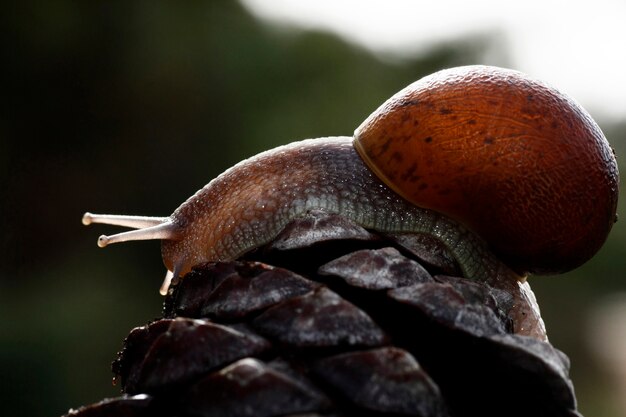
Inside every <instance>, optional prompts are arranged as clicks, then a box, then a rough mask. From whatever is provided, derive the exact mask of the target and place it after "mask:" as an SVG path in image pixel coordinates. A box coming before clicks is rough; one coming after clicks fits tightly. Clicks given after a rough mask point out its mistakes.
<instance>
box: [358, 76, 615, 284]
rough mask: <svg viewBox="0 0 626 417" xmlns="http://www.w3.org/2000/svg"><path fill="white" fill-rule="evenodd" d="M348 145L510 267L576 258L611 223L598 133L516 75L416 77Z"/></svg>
mask: <svg viewBox="0 0 626 417" xmlns="http://www.w3.org/2000/svg"><path fill="white" fill-rule="evenodd" d="M354 143H355V147H356V149H357V151H358V152H359V154H360V155H361V157H362V158H363V159H364V160H365V161H366V163H367V165H368V166H369V167H370V168H371V169H372V170H373V171H375V172H376V173H377V175H378V176H379V177H380V178H381V179H382V180H383V181H385V183H387V184H388V185H389V186H390V187H391V188H393V189H394V190H395V191H396V192H398V193H399V194H400V195H402V196H403V197H405V198H406V199H408V200H410V201H411V202H413V203H414V204H416V205H418V206H420V207H424V208H429V209H433V210H437V211H439V212H442V213H444V214H446V215H448V216H450V217H452V218H454V219H456V220H457V221H459V222H461V223H464V224H465V225H466V226H468V227H469V228H470V229H473V230H474V231H476V232H477V233H478V234H479V235H481V236H483V238H484V239H485V240H486V241H487V243H488V244H489V245H490V247H491V248H492V250H493V251H494V252H495V253H496V254H498V255H499V256H500V257H501V258H502V259H503V260H504V261H505V262H507V263H508V264H509V266H511V267H513V268H514V269H516V270H518V271H519V272H537V273H555V272H564V271H567V270H570V269H573V268H575V267H577V266H579V265H581V264H582V263H584V262H585V261H587V260H588V259H589V258H591V257H592V256H593V255H594V254H595V253H596V252H597V250H598V249H599V248H600V246H601V245H602V244H603V243H604V241H605V239H606V237H607V235H608V233H609V231H610V229H611V227H612V225H613V223H614V221H615V218H616V214H615V213H616V206H617V196H618V185H619V184H618V182H619V179H618V169H617V163H616V161H615V157H614V155H613V151H612V149H611V148H610V146H609V144H608V142H607V140H606V139H605V137H604V135H603V134H602V131H601V130H600V128H599V127H598V126H597V124H596V123H595V122H594V121H593V120H592V118H591V117H590V116H589V114H588V113H587V112H586V111H585V110H584V109H583V108H582V107H581V106H580V105H578V104H577V103H576V102H575V101H573V100H572V99H571V98H569V97H568V96H566V95H565V94H563V93H561V92H559V91H557V90H555V89H554V88H551V87H549V86H546V85H545V84H542V83H540V82H537V81H534V80H532V79H530V78H528V77H527V76H525V75H524V74H521V73H519V72H515V71H511V70H505V69H501V68H495V67H485V66H469V67H459V68H454V69H451V70H445V71H440V72H437V73H435V74H433V75H431V76H428V77H425V78H422V79H421V80H419V81H417V82H415V83H413V84H411V85H409V86H408V87H407V88H405V89H404V90H402V91H400V92H399V93H397V94H396V95H394V96H393V97H391V98H390V99H389V100H388V101H387V102H385V103H384V104H383V105H382V106H381V107H380V108H378V109H377V110H376V111H375V112H374V113H373V114H372V115H371V116H370V117H368V118H367V119H366V120H365V121H364V122H363V124H361V126H359V128H358V129H357V130H356V132H355V139H354Z"/></svg>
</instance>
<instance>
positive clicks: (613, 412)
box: [0, 1, 626, 417]
mask: <svg viewBox="0 0 626 417" xmlns="http://www.w3.org/2000/svg"><path fill="white" fill-rule="evenodd" d="M253 3H254V2H252V1H248V2H246V3H245V4H242V3H239V2H235V1H206V2H201V1H189V2H150V1H137V2H123V1H105V2H98V1H93V2H91V1H90V2H72V1H39V2H36V1H28V2H16V3H15V4H13V5H7V4H5V5H4V6H2V13H0V30H1V31H2V36H0V53H1V59H2V72H3V75H4V76H3V83H2V85H3V88H2V98H3V100H2V112H1V114H0V192H1V195H0V261H1V262H0V265H1V267H0V323H1V327H0V410H1V411H0V414H2V415H6V416H33V417H37V416H55V415H61V414H63V413H64V412H66V411H67V410H68V408H70V407H78V406H80V405H83V404H88V403H92V402H96V401H98V400H100V399H102V398H105V397H111V396H115V395H118V392H119V391H118V388H117V387H114V386H112V383H111V377H112V375H111V373H110V370H109V364H110V362H111V360H112V359H113V358H114V357H115V353H116V351H117V350H118V349H119V348H120V347H121V346H122V340H123V339H124V337H125V336H126V335H127V334H128V332H129V330H130V329H131V328H132V327H135V326H138V325H142V324H145V323H146V322H147V321H149V320H151V319H152V318H154V317H156V316H157V315H158V314H159V312H160V309H161V303H162V298H161V297H160V296H159V294H158V292H157V290H158V286H159V285H160V282H161V279H162V277H163V274H164V272H165V270H164V267H163V265H162V262H161V257H160V248H159V243H158V242H142V243H135V244H127V245H119V246H112V247H110V248H107V249H106V250H105V251H102V250H99V249H98V248H97V247H96V245H95V241H96V237H97V236H98V235H99V234H101V233H103V232H105V231H108V232H110V231H112V229H110V228H109V229H106V228H105V227H97V226H94V227H93V228H89V229H86V228H84V227H83V226H82V225H81V222H80V219H81V216H82V214H83V212H85V211H86V210H91V211H94V212H111V213H123V214H145V215H168V214H170V213H171V212H172V211H173V210H174V209H175V208H176V207H177V206H178V205H179V204H180V203H181V202H182V201H184V200H185V199H186V198H187V197H188V196H189V195H191V194H192V193H193V192H195V191H196V190H197V189H199V188H200V187H201V186H203V185H204V184H205V183H206V182H208V180H210V179H211V178H213V177H215V176H216V175H218V174H219V173H220V172H222V171H223V170H224V169H226V168H228V167H229V166H231V165H233V164H234V163H236V162H237V161H239V160H241V159H242V158H244V157H247V156H251V155H253V154H255V153H257V152H259V151H262V150H265V149H268V148H271V147H274V146H277V145H280V144H285V143H288V142H291V141H294V140H297V139H303V138H309V137H321V136H327V135H350V134H351V132H352V131H353V130H354V128H355V127H356V126H358V125H359V124H360V122H361V121H362V120H363V119H364V118H365V117H366V116H367V115H368V114H369V113H370V112H371V111H373V110H374V109H375V108H376V107H377V106H378V105H379V104H380V103H382V102H383V101H384V100H385V99H387V98H388V97H389V96H391V95H392V94H393V93H395V92H396V91H397V90H399V89H400V88H402V87H404V86H405V85H406V84H408V83H410V82H412V81H414V80H416V79H418V78H420V77H421V76H423V75H426V74H428V73H431V72H434V71H436V70H438V69H441V68H445V67H450V66H456V65H464V64H477V63H480V64H491V65H500V66H507V67H513V68H518V69H522V70H528V68H527V66H525V62H524V61H521V60H520V58H519V57H518V55H517V54H516V53H515V52H516V51H517V49H516V48H523V45H524V44H523V42H522V43H520V41H519V39H518V40H517V41H516V42H509V41H508V40H507V38H506V36H504V35H503V33H504V32H503V31H502V28H497V27H495V28H493V27H487V26H484V27H482V26H480V24H478V25H475V27H474V28H473V30H471V31H469V32H463V31H459V30H458V24H457V21H456V20H454V19H452V20H450V22H449V24H448V26H449V29H450V30H449V33H448V34H447V36H442V37H440V38H438V39H434V40H433V39H431V38H428V37H427V36H426V35H424V34H422V35H419V34H418V35H417V36H416V37H414V38H410V39H408V38H400V39H398V41H397V43H396V44H395V45H402V46H403V48H402V49H401V50H400V49H397V50H393V49H394V48H387V49H385V47H384V45H382V46H381V45H380V44H379V45H374V46H372V47H368V45H367V42H364V43H361V42H360V41H359V39H358V38H357V37H353V38H351V37H350V36H346V35H345V33H344V32H342V31H341V30H337V31H334V32H333V30H332V28H330V27H325V26H324V25H319V24H318V25H315V24H311V25H308V26H307V27H306V28H305V27H304V26H302V25H303V23H301V22H300V23H298V22H295V21H292V22H291V23H290V22H289V20H288V19H285V18H284V17H283V18H281V17H280V16H279V17H276V16H278V15H274V17H272V14H271V12H268V11H267V10H262V11H260V10H261V9H257V8H255V6H254V4H253ZM278 3H280V2H278ZM321 3H325V2H321ZM393 3H394V2H393V1H392V2H379V3H377V4H376V5H375V6H371V7H380V8H384V7H387V6H385V5H386V4H391V5H393ZM547 3H550V2H547ZM559 3H560V4H561V6H562V7H563V8H564V10H565V8H572V7H578V6H576V5H572V4H570V3H569V2H559ZM279 6H280V5H279ZM250 7H253V8H252V9H250ZM322 7H327V8H330V7H333V6H332V5H331V3H330V2H329V3H328V5H327V6H324V5H323V4H322ZM363 7H370V6H363ZM519 7H522V5H521V4H520V5H519ZM251 10H254V12H252V11H251ZM585 10H586V9H585ZM448 12H450V13H453V12H454V10H449V11H448ZM515 12H516V11H515V10H512V11H511V13H515ZM539 12H540V11H539V10H538V11H537V13H539ZM308 13H309V12H308V11H303V12H302V13H300V15H303V14H304V15H306V14H308ZM396 13H398V15H401V14H406V13H403V12H402V11H401V10H396ZM603 13H604V15H603ZM296 14H297V13H296ZM381 15H382V13H381ZM259 16H261V17H259ZM588 16H589V19H590V20H594V21H598V20H600V21H602V19H604V17H606V18H607V19H608V18H609V17H610V18H611V19H612V20H611V21H613V20H614V19H615V16H614V14H611V13H610V12H609V11H607V10H603V9H602V8H599V9H590V10H588ZM432 18H433V19H441V18H440V17H437V16H433V17H432ZM619 18H620V19H622V20H624V19H626V16H621V17H619ZM344 19H345V17H344ZM554 20H555V24H557V23H558V24H559V25H560V26H559V27H560V30H561V31H562V32H564V33H565V35H566V36H563V37H562V39H570V40H571V39H575V38H574V37H573V36H572V37H569V36H567V33H568V32H567V31H571V33H572V34H573V33H575V32H576V33H578V31H581V30H582V31H584V30H588V29H589V27H585V26H583V27H579V26H576V25H571V27H570V26H569V25H568V23H567V21H563V20H562V19H560V18H559V16H554ZM294 22H295V23H294ZM441 23H442V26H443V27H444V28H445V26H446V21H445V20H444V21H443V22H441ZM479 23H480V22H479ZM504 23H505V24H506V22H504ZM527 23H528V28H529V31H528V36H529V37H530V36H531V35H532V36H533V38H534V39H535V40H536V38H537V37H538V36H539V37H541V34H537V33H535V32H533V30H532V28H533V24H532V21H529V22H527ZM305 26H306V25H305ZM362 26H364V30H367V24H365V25H362ZM372 27H373V25H372ZM340 29H341V28H340ZM372 30H373V29H372ZM588 36H591V33H590V34H588ZM594 39H596V38H594ZM522 40H523V39H522ZM545 41H546V42H548V41H549V39H546V40H545ZM622 41H623V39H615V38H611V37H605V38H602V37H600V39H597V40H596V41H594V42H595V43H593V45H592V46H591V47H590V46H589V45H584V48H575V47H574V48H572V45H569V44H567V45H565V44H563V45H560V48H559V45H558V44H555V45H553V46H554V51H555V54H556V53H557V51H558V52H559V53H560V54H561V55H559V56H558V59H556V61H557V62H555V64H556V66H555V67H556V68H557V70H556V72H553V73H552V75H550V76H549V77H548V78H550V79H549V80H548V81H549V82H551V83H552V84H555V85H557V86H561V85H560V83H559V79H560V76H559V74H562V77H563V79H564V80H566V79H567V80H568V83H566V84H567V86H568V87H569V88H568V89H566V91H570V90H572V87H571V86H572V85H573V86H577V85H578V84H580V85H581V86H582V87H583V89H586V90H589V91H592V92H593V91H596V89H595V87H594V85H595V84H594V83H600V81H602V82H604V81H605V80H604V78H606V77H603V76H602V74H601V73H600V74H593V73H589V74H588V75H587V76H582V77H581V76H578V77H579V78H577V81H576V82H574V84H571V78H572V77H571V73H572V70H571V63H569V62H567V61H566V60H564V59H563V58H562V55H563V53H565V54H568V53H569V54H572V56H574V54H579V55H576V58H577V59H578V60H580V61H581V62H587V61H588V60H594V59H595V60H597V59H598V58H597V56H596V55H595V54H594V53H593V51H594V49H593V48H603V50H604V51H610V53H612V54H614V55H620V54H622V55H623V49H622V47H623V42H622ZM388 43H389V44H391V45H394V43H393V41H389V42H388ZM574 46H575V45H574ZM563 51H565V52H563ZM568 51H571V52H568ZM531 52H532V51H531ZM531 56H532V55H531ZM534 58H535V59H539V60H541V59H546V57H544V56H538V57H537V56H535V57H534ZM559 63H562V67H561V68H559V65H558V64H559ZM591 64H593V65H591V66H590V68H591V69H593V68H594V67H595V68H598V70H600V69H602V68H604V67H606V68H608V65H611V63H610V62H609V63H607V62H595V63H593V62H592V63H591ZM568 66H570V67H568ZM532 68H533V67H531V68H530V69H531V71H529V72H530V73H531V75H535V76H539V75H540V74H537V73H535V72H534V71H532ZM622 69H623V67H622ZM618 88H623V85H621V84H618V85H616V86H615V88H614V89H612V90H611V91H610V92H607V93H606V96H607V97H608V95H609V94H613V93H615V91H613V90H616V89H618ZM574 90H575V88H574ZM618 91H619V90H618ZM622 91H623V90H622ZM596 93H598V92H597V91H596ZM597 96H598V94H596V99H595V101H594V100H593V99H590V98H587V97H588V96H584V95H583V98H584V100H583V99H581V98H579V97H578V96H576V97H577V98H578V99H579V101H581V102H582V104H583V105H585V106H586V107H589V110H590V111H591V112H592V114H593V116H594V117H595V118H596V120H597V121H598V122H599V124H600V125H601V127H602V128H603V130H604V132H605V134H606V136H607V137H608V138H609V140H610V141H611V143H612V145H613V146H614V148H615V149H616V152H617V155H618V159H619V162H620V164H621V166H624V160H623V155H624V154H625V150H624V147H625V146H626V129H625V128H626V113H622V112H621V111H620V110H619V109H618V108H616V107H615V106H611V104H610V102H609V103H608V105H607V101H608V100H603V99H602V98H603V96H602V92H601V91H600V92H599V99H597ZM585 100H589V101H588V103H586V102H585ZM618 101H619V97H618ZM624 101H626V97H622V102H624ZM587 104H589V106H587ZM612 110H615V111H612ZM619 211H620V214H621V216H622V218H624V214H623V204H620V209H619ZM624 248H626V228H625V227H624V224H623V223H621V222H618V223H617V225H616V226H615V228H614V230H613V232H612V234H611V236H610V237H609V240H608V242H607V244H606V245H605V247H604V248H603V249H602V251H601V252H600V253H599V254H598V255H597V256H596V257H595V258H594V259H593V260H591V261H590V262H589V263H587V264H586V265H584V266H583V267H582V268H580V269H578V270H577V271H574V272H571V273H568V274H566V275H564V276H560V277H550V278H544V277H535V278H532V280H531V285H532V286H533V288H534V289H535V291H536V293H537V296H538V298H539V302H540V305H541V307H542V310H543V314H544V319H545V320H546V322H547V326H548V330H549V334H550V337H551V341H552V343H553V344H554V345H555V346H557V347H558V348H560V349H561V350H563V351H564V352H566V353H567V354H568V355H569V357H570V358H571V360H572V369H571V376H572V378H573V380H574V384H575V387H576V392H577V395H578V399H579V406H580V410H581V411H582V413H583V414H585V415H587V416H604V417H617V416H625V415H626V404H624V401H625V400H624V397H625V396H624V395H623V394H624V393H626V382H624V381H625V379H626V358H625V357H624V356H625V355H624V353H625V352H626V346H625V345H626V329H625V327H626V324H625V323H626V307H624V306H625V305H626V295H625V294H626V256H625V255H626V253H625V249H624ZM520 395H523V393H520Z"/></svg>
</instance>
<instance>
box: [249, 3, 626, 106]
mask: <svg viewBox="0 0 626 417" xmlns="http://www.w3.org/2000/svg"><path fill="white" fill-rule="evenodd" d="M241 1H242V3H243V4H244V5H246V6H247V7H248V8H249V9H250V10H251V11H252V12H253V13H254V14H255V15H257V16H259V17H261V18H262V19H264V20H269V21H271V22H279V23H282V24H287V25H295V26H301V27H305V28H315V29H324V30H329V31H332V32H335V33H337V34H338V35H340V36H342V37H343V38H345V39H347V40H348V41H350V42H353V43H357V44H360V45H362V46H365V47H366V48H368V49H371V50H373V51H375V52H382V53H384V54H390V53H392V54H398V55H406V54H410V53H415V52H419V51H421V50H425V49H427V48H428V47H431V46H433V45H434V44H436V43H437V42H442V41H447V40H454V39H458V38H460V37H463V36H464V35H467V34H487V33H493V34H494V37H497V44H498V46H499V48H501V49H502V50H504V51H505V53H506V56H507V57H508V62H509V66H511V67H514V68H515V69H518V70H520V71H523V72H526V73H528V74H530V75H531V76H533V77H535V78H540V79H542V80H544V81H546V82H548V83H550V84H552V85H554V86H556V87H558V88H559V89H561V90H563V91H565V92H567V93H569V94H570V95H572V96H573V97H574V98H575V99H576V100H577V101H579V102H580V103H581V104H582V105H583V106H584V107H585V108H587V110H588V111H590V112H591V113H592V115H594V113H598V114H600V113H601V117H602V118H607V117H610V118H626V0H593V1H584V2H583V1H576V0H569V1H565V0H558V1H557V0H554V1H553V0H518V1H515V2H511V1H506V0H479V1H470V0H428V1H420V0H386V1H384V0H316V1H304V0H241ZM481 63H484V64H494V63H497V62H489V58H488V57H487V58H486V60H485V62H481Z"/></svg>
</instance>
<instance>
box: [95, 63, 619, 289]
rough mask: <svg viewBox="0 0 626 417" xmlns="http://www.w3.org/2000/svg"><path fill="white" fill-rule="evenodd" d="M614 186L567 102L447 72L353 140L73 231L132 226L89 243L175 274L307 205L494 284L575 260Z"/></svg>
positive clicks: (256, 164)
mask: <svg viewBox="0 0 626 417" xmlns="http://www.w3.org/2000/svg"><path fill="white" fill-rule="evenodd" d="M552 153H555V154H556V155H552ZM507 168H508V169H509V170H508V171H507ZM617 186H618V175H617V164H616V162H615V158H614V156H613V154H612V151H611V149H610V147H609V145H608V142H607V141H606V139H605V138H604V136H603V135H602V132H601V131H600V129H599V128H598V127H597V125H596V124H595V123H594V122H593V120H592V119H591V117H590V116H588V114H587V113H586V112H585V111H584V110H583V109H582V108H581V107H580V106H578V105H577V104H576V103H574V102H573V101H572V100H571V99H569V98H567V97H566V96H564V95H562V94H561V93H559V92H558V91H556V90H553V89H551V88H549V87H547V86H545V85H543V84H540V83H538V82H535V81H532V80H530V79H528V78H527V77H525V76H523V75H522V74H520V73H518V72H515V71H510V70H504V69H500V68H494V67H482V66H475V67H460V68H457V69H452V70H447V71H441V72H439V73H436V74H434V75H432V76H430V77H426V78H424V79H422V80H420V81H418V82H416V83H414V84H412V85H411V86H409V87H407V88H406V89H404V90H402V91H401V92H399V93H398V94H396V95H395V96H393V97H392V98H391V99H389V100H388V101H387V102H386V103H384V104H383V105H382V106H381V107H380V108H379V109H378V110H376V111H375V112H374V113H373V114H372V115H371V116H370V117H369V118H368V119H366V121H365V122H364V123H363V124H362V125H361V126H360V127H359V128H358V129H357V130H356V132H355V135H354V137H353V138H349V137H337V138H323V139H310V140H304V141H301V142H294V143H292V144H289V145H286V146H282V147H278V148H275V149H273V150H270V151H266V152H263V153H261V154H259V155H257V156H255V157H252V158H250V159H247V160H245V161H242V162H240V163H239V164H237V165H235V166H234V167H232V168H230V169H229V170H227V171H225V172H224V173H223V174H221V175H220V176H218V177H217V178H215V179H214V180H212V181H211V182H210V183H209V184H207V185H206V186H205V187H204V188H202V189H201V190H199V191H198V192H197V193H196V194H195V195H193V196H192V197H190V198H189V199H188V200H187V201H186V202H185V203H183V204H182V205H181V206H180V207H179V208H178V209H176V210H175V211H174V213H173V214H172V215H171V216H169V217H165V218H145V217H133V216H107V215H92V214H90V213H87V214H85V216H84V217H83V222H84V223H85V224H89V223H107V224H117V225H122V226H128V227H134V228H138V230H135V231H130V232H125V233H120V234H118V235H113V236H109V237H107V236H101V237H100V239H99V245H100V246H106V245H107V244H110V243H116V242H121V241H126V240H143V239H162V240H163V243H162V255H163V259H164V263H165V266H166V267H167V269H168V271H171V273H170V276H174V277H178V276H179V275H181V274H184V273H186V272H187V271H189V270H190V269H191V268H192V267H193V266H194V265H197V264H200V263H203V262H208V261H219V260H231V259H235V258H237V257H239V256H240V255H242V254H243V253H245V252H247V251H249V250H251V249H253V248H255V247H258V246H261V245H263V244H265V243H267V242H269V241H271V240H272V239H273V238H274V237H276V236H277V235H278V233H279V232H280V231H281V230H282V229H283V228H284V226H285V225H287V223H289V222H290V221H291V220H293V219H295V218H297V217H299V216H301V215H302V214H304V213H306V212H307V211H309V210H313V209H321V210H325V211H328V212H331V213H337V214H340V215H343V216H345V217H347V218H349V219H351V220H353V221H355V222H356V223H358V224H360V225H362V226H364V227H365V228H369V229H374V230H378V231H383V232H406V233H428V234H430V235H432V236H434V237H435V238H437V239H439V240H440V241H441V242H442V243H443V244H444V246H446V247H447V248H448V250H449V251H450V252H451V254H452V255H453V256H454V257H455V258H456V260H457V262H458V263H459V265H460V267H461V269H462V271H463V273H464V275H466V276H467V277H473V278H477V279H481V280H484V281H496V280H499V279H503V277H507V278H506V279H508V278H509V277H515V278H518V279H519V278H520V277H522V276H524V275H525V273H527V272H534V271H537V272H556V271H564V270H568V269H572V268H573V267H575V266H578V265H579V264H581V263H583V262H584V261H586V260H587V259H589V258H590V257H591V256H592V255H593V254H594V253H595V252H596V251H597V250H598V249H599V247H600V246H601V245H602V243H603V242H604V240H605V239H606V236H607V234H608V232H609V230H610V228H611V225H612V224H613V221H614V218H615V210H616V204H617ZM588 200H589V201H588ZM507 219H508V221H509V223H507ZM537 223H538V224H537ZM557 226H563V227H565V229H567V230H566V231H565V232H562V231H559V230H557ZM536 228H538V229H539V230H536ZM529 229H532V230H529ZM570 229H571V230H570ZM474 232H475V233H476V234H478V236H480V237H478V236H477V235H476V234H475V233H474ZM568 239H569V241H568ZM492 252H493V253H495V254H497V256H498V257H496V256H494V255H492ZM498 258H502V259H503V260H504V261H505V264H507V265H508V266H510V267H512V269H513V270H515V271H517V272H513V271H512V270H511V269H510V268H509V267H507V266H504V264H503V263H501V262H500V261H499V260H498ZM166 287H167V285H165V289H166Z"/></svg>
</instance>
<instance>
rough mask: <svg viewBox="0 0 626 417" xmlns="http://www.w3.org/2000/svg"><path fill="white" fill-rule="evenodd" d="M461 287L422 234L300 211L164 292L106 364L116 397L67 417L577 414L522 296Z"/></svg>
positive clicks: (451, 266)
mask: <svg viewBox="0 0 626 417" xmlns="http://www.w3.org/2000/svg"><path fill="white" fill-rule="evenodd" d="M459 276H460V274H459V270H458V266H457V265H456V264H455V263H454V261H453V260H452V258H450V256H449V255H448V254H447V253H446V251H445V250H444V249H443V248H442V247H441V245H439V244H438V243H437V242H436V241H433V239H429V238H428V237H427V236H420V235H412V236H389V235H384V236H383V235H376V234H372V233H370V232H368V231H367V230H365V229H363V228H361V227H360V226H357V225H355V224H353V223H350V222H348V221H347V220H345V219H344V218H341V217H339V216H335V215H325V214H323V213H320V212H312V213H310V214H309V215H308V216H307V217H305V218H302V219H299V220H297V221H295V222H293V223H291V224H290V225H289V226H288V227H287V228H286V229H285V231H283V233H282V234H281V235H280V236H279V237H278V238H277V239H276V240H274V241H273V242H271V243H270V244H268V245H267V246H265V247H263V248H260V249H258V250H256V251H255V252H254V253H251V254H248V255H247V256H246V257H245V259H240V260H237V261H235V262H226V263H211V264H205V265H200V266H198V267H196V268H195V269H194V270H193V271H192V272H191V273H189V274H188V275H187V276H185V277H184V278H183V279H182V280H181V281H180V282H179V283H178V284H177V285H174V286H173V287H172V288H171V289H170V291H169V294H168V296H167V298H166V300H165V306H164V312H163V319H161V320H157V321H155V322H153V323H150V324H148V325H147V326H143V327H138V328H136V329H134V330H132V332H131V333H130V335H129V336H128V337H127V339H126V340H125V342H124V347H123V349H122V351H121V352H120V353H119V354H118V357H117V359H116V360H115V362H114V363H113V371H114V373H115V374H116V380H117V381H118V382H119V383H120V384H121V387H122V392H123V393H124V395H123V396H121V397H119V398H114V399H109V400H105V401H103V402H100V403H97V404H94V405H91V406H87V407H83V408H81V409H79V410H72V411H70V413H69V414H68V415H69V416H80V417H93V416H129V417H130V416H132V417H138V416H181V417H182V416H229V417H230V416H233V417H234V416H238V417H239V416H260V417H263V416H268V417H269V416H293V417H296V416H299V417H305V416H579V414H578V413H577V411H576V400H575V396H574V392H573V387H572V384H571V382H570V380H569V378H568V367H569V362H568V359H567V357H566V356H565V355H564V354H563V353H562V352H560V351H558V350H556V349H555V348H554V347H552V346H551V345H550V344H549V343H548V342H547V340H546V339H545V333H544V329H543V326H542V322H541V320H540V317H539V316H538V310H537V307H536V305H535V304H534V298H533V296H532V292H530V289H529V287H528V286H527V284H525V285H518V284H517V283H513V284H511V285H510V286H507V287H505V288H493V287H490V286H488V285H486V284H483V283H480V282H477V281H473V280H468V279H465V278H461V277H459ZM521 327H524V333H526V335H520V334H518V333H515V331H519V330H520V328H521Z"/></svg>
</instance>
